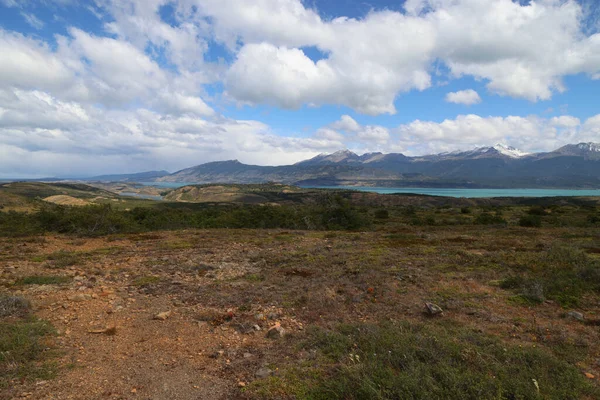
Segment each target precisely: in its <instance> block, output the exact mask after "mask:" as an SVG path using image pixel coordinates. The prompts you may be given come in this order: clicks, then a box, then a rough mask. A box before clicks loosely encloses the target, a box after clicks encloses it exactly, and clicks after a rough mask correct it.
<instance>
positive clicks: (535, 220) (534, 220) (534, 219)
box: [519, 215, 542, 228]
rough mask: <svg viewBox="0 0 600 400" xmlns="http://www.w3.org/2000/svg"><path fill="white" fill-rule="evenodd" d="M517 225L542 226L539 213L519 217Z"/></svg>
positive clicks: (526, 226)
mask: <svg viewBox="0 0 600 400" xmlns="http://www.w3.org/2000/svg"><path fill="white" fill-rule="evenodd" d="M519 226H522V227H525V228H540V227H541V226H542V218H541V217H540V216H539V215H524V216H522V217H521V218H520V219H519Z"/></svg>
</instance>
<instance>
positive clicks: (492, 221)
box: [474, 212, 506, 225]
mask: <svg viewBox="0 0 600 400" xmlns="http://www.w3.org/2000/svg"><path fill="white" fill-rule="evenodd" d="M474 222H475V224H477V225H506V220H505V219H504V218H503V217H502V215H500V214H498V213H496V214H492V213H490V212H482V213H481V214H479V215H478V216H477V218H475V221H474Z"/></svg>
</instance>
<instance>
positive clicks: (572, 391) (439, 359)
mask: <svg viewBox="0 0 600 400" xmlns="http://www.w3.org/2000/svg"><path fill="white" fill-rule="evenodd" d="M446 325H448V326H434V325H420V324H410V323H400V324H392V323H382V324H378V325H367V324H356V325H342V326H339V327H338V328H337V329H336V330H333V331H329V330H323V329H320V328H314V329H311V330H310V331H309V333H308V339H307V340H306V341H305V342H304V343H303V347H304V348H305V349H317V350H318V352H319V354H320V355H321V356H320V357H319V358H317V360H316V361H315V362H314V363H311V364H308V365H307V366H305V367H304V368H303V369H301V371H300V372H299V373H298V372H297V373H294V374H292V375H293V376H292V378H288V376H289V374H286V373H285V372H284V373H283V374H282V375H281V377H278V378H269V379H267V380H263V381H258V382H256V383H255V384H253V385H251V387H250V388H249V392H250V393H253V394H255V395H256V397H263V398H272V397H269V396H271V395H273V394H276V395H277V396H278V397H284V398H285V397H289V396H293V397H294V398H297V399H344V400H347V399H461V400H462V399H523V400H528V399H532V400H533V399H573V398H582V397H584V396H590V398H597V397H595V396H599V395H600V392H599V391H598V390H597V389H596V388H594V387H593V386H592V385H591V384H589V383H588V382H587V381H586V378H585V377H584V376H583V375H582V373H581V372H580V371H579V370H578V369H577V368H575V367H574V366H573V365H570V364H569V363H567V362H565V361H563V360H560V359H559V358H557V357H556V356H554V355H553V354H551V353H550V352H548V351H547V350H544V349H541V348H533V347H514V346H506V345H504V344H502V343H500V342H499V341H498V340H496V339H493V338H491V337H489V336H486V335H484V334H481V333H477V332H474V331H471V330H468V329H465V328H460V327H458V326H454V325H450V324H446Z"/></svg>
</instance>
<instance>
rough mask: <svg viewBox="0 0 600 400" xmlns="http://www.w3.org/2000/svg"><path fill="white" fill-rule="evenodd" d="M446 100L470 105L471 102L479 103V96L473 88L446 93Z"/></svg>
mask: <svg viewBox="0 0 600 400" xmlns="http://www.w3.org/2000/svg"><path fill="white" fill-rule="evenodd" d="M446 101H447V102H448V103H454V104H464V105H467V106H471V105H473V104H478V103H481V97H479V93H477V92H476V91H474V90H473V89H468V90H460V91H458V92H450V93H448V94H447V95H446Z"/></svg>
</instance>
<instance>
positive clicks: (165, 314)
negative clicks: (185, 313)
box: [153, 311, 171, 321]
mask: <svg viewBox="0 0 600 400" xmlns="http://www.w3.org/2000/svg"><path fill="white" fill-rule="evenodd" d="M170 316H171V311H163V312H160V313H158V314H156V315H155V316H154V318H153V319H156V320H159V321H164V320H166V319H167V318H169V317H170Z"/></svg>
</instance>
